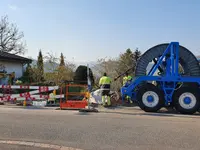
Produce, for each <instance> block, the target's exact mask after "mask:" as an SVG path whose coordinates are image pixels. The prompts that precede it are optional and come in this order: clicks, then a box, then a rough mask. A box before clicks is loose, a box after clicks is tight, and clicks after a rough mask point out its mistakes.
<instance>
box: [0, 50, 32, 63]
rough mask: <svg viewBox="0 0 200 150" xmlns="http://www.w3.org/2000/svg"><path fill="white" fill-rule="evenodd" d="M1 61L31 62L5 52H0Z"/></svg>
mask: <svg viewBox="0 0 200 150" xmlns="http://www.w3.org/2000/svg"><path fill="white" fill-rule="evenodd" d="M1 59H3V60H11V61H12V60H14V61H20V62H22V63H31V62H32V60H31V59H29V58H25V57H22V56H18V55H15V54H10V53H7V52H0V60H1Z"/></svg>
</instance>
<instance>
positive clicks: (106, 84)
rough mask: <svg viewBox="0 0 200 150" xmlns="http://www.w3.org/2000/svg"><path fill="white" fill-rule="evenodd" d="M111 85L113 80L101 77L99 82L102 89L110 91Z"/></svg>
mask: <svg viewBox="0 0 200 150" xmlns="http://www.w3.org/2000/svg"><path fill="white" fill-rule="evenodd" d="M110 84H111V78H110V77H107V76H103V77H101V79H100V80H99V85H100V86H101V89H103V90H109V89H110Z"/></svg>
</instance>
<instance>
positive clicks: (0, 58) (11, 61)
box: [0, 52, 32, 79]
mask: <svg viewBox="0 0 200 150" xmlns="http://www.w3.org/2000/svg"><path fill="white" fill-rule="evenodd" d="M31 62H32V60H31V59H28V58H25V57H21V56H18V55H15V54H10V53H7V52H0V75H1V77H2V74H3V73H4V74H5V73H6V74H11V73H13V72H14V73H15V78H19V77H21V76H22V75H23V72H24V69H23V68H24V65H26V64H28V63H31ZM0 79H1V78H0Z"/></svg>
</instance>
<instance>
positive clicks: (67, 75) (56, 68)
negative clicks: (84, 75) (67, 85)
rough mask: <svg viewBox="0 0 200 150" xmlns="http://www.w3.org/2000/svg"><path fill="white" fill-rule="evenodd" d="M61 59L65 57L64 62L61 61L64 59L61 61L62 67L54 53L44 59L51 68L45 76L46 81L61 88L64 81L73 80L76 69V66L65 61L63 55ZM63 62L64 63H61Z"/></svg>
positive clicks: (48, 54)
mask: <svg viewBox="0 0 200 150" xmlns="http://www.w3.org/2000/svg"><path fill="white" fill-rule="evenodd" d="M61 57H63V60H61V59H62V58H61V59H60V64H61V65H59V58H58V57H57V56H56V55H55V54H53V53H47V55H46V56H45V57H44V58H45V62H46V63H48V66H49V68H47V72H46V73H45V74H44V75H45V80H46V81H47V82H53V83H55V84H56V85H59V86H62V83H63V81H65V80H72V79H73V75H74V68H75V65H74V64H72V63H70V62H65V61H64V56H63V55H62V54H61ZM61 61H63V62H62V63H61ZM63 64H64V65H63Z"/></svg>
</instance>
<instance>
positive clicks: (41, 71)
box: [37, 50, 44, 81]
mask: <svg viewBox="0 0 200 150" xmlns="http://www.w3.org/2000/svg"><path fill="white" fill-rule="evenodd" d="M37 69H38V75H39V77H38V78H39V81H43V80H44V62H43V56H42V51H41V50H40V51H39V55H38V60H37Z"/></svg>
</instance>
